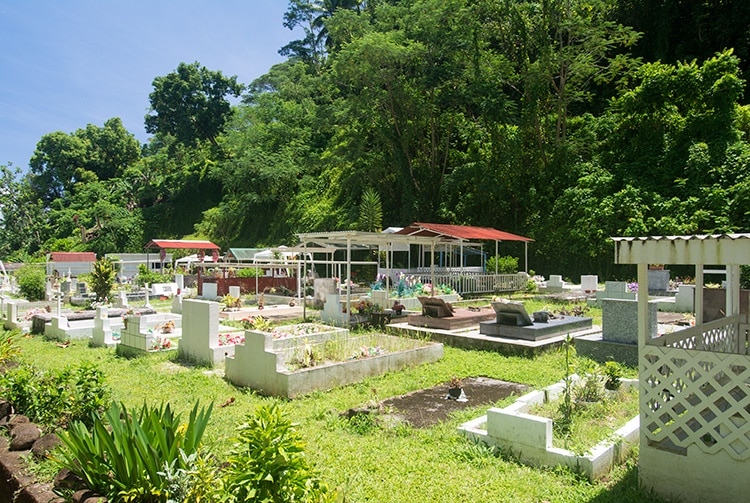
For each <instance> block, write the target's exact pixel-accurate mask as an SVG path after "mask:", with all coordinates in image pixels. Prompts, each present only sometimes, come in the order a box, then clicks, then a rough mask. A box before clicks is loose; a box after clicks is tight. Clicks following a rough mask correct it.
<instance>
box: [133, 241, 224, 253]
mask: <svg viewBox="0 0 750 503" xmlns="http://www.w3.org/2000/svg"><path fill="white" fill-rule="evenodd" d="M144 248H145V249H149V248H162V249H169V250H174V249H179V250H219V249H220V248H219V247H218V246H217V245H215V244H213V243H212V242H211V241H199V240H193V239H152V240H151V241H149V242H148V243H147V244H146V246H144Z"/></svg>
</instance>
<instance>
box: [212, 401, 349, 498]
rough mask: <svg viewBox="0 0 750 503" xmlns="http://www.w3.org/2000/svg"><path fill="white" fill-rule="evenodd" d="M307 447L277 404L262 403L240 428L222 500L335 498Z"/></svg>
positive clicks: (227, 471) (230, 459) (224, 481)
mask: <svg viewBox="0 0 750 503" xmlns="http://www.w3.org/2000/svg"><path fill="white" fill-rule="evenodd" d="M304 449H305V446H304V444H303V442H302V437H301V435H300V434H299V433H298V432H297V431H296V429H295V425H294V424H293V423H292V422H291V421H290V420H289V419H287V418H286V417H285V416H284V415H283V414H282V412H281V409H280V408H279V406H278V405H277V404H271V405H262V406H260V407H258V409H257V410H256V411H255V414H254V415H253V416H249V417H248V418H247V422H246V423H244V424H242V425H241V426H240V427H239V436H238V438H237V439H236V443H235V444H234V446H233V448H232V449H231V452H230V454H229V457H228V463H227V467H226V469H225V471H224V473H225V475H224V478H223V495H224V498H223V500H222V501H225V502H231V503H235V502H245V501H269V502H278V503H282V502H293V501H316V502H325V501H334V498H335V496H336V495H335V492H333V491H329V489H328V487H327V486H326V485H325V484H324V483H323V482H322V481H321V480H320V477H319V475H318V473H317V472H316V471H315V470H314V469H313V468H312V467H311V466H310V465H309V464H308V462H307V458H306V457H305V453H304Z"/></svg>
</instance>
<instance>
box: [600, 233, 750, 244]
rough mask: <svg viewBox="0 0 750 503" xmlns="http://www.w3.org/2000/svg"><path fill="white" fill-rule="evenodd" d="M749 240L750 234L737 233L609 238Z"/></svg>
mask: <svg viewBox="0 0 750 503" xmlns="http://www.w3.org/2000/svg"><path fill="white" fill-rule="evenodd" d="M722 238H725V239H733V240H734V239H750V233H737V234H693V235H688V236H639V237H635V236H617V237H613V238H611V239H612V240H613V241H630V242H632V241H677V240H682V241H691V240H700V241H704V240H706V239H722Z"/></svg>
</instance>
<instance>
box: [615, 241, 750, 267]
mask: <svg viewBox="0 0 750 503" xmlns="http://www.w3.org/2000/svg"><path fill="white" fill-rule="evenodd" d="M749 238H750V234H748V233H739V234H695V235H688V236H643V237H613V238H611V239H612V240H613V241H614V245H615V264H666V265H689V264H693V265H695V264H712V265H744V264H747V263H748V261H750V239H749Z"/></svg>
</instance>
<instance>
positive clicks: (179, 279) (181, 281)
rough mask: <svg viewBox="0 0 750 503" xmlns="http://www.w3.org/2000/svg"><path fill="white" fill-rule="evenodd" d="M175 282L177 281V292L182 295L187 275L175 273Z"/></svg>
mask: <svg viewBox="0 0 750 503" xmlns="http://www.w3.org/2000/svg"><path fill="white" fill-rule="evenodd" d="M174 282H175V283H177V293H178V294H180V295H181V294H182V292H183V291H184V290H185V276H184V275H182V274H175V275H174Z"/></svg>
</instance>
